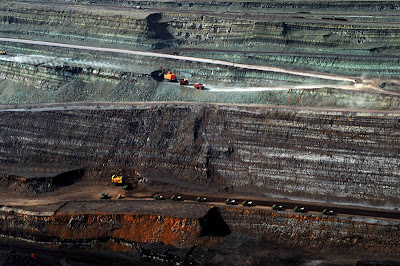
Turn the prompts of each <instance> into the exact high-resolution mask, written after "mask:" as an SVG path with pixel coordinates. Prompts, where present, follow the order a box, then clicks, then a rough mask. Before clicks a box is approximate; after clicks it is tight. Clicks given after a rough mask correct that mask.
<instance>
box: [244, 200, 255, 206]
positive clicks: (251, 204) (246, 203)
mask: <svg viewBox="0 0 400 266" xmlns="http://www.w3.org/2000/svg"><path fill="white" fill-rule="evenodd" d="M242 205H243V206H247V207H251V206H254V205H253V202H252V201H248V200H245V201H243V202H242Z"/></svg>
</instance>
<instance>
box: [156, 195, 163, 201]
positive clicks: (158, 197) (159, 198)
mask: <svg viewBox="0 0 400 266" xmlns="http://www.w3.org/2000/svg"><path fill="white" fill-rule="evenodd" d="M153 199H155V200H163V199H164V197H163V196H161V195H154V197H153Z"/></svg>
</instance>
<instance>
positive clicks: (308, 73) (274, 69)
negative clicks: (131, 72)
mask: <svg viewBox="0 0 400 266" xmlns="http://www.w3.org/2000/svg"><path fill="white" fill-rule="evenodd" d="M0 41H2V42H12V43H24V44H32V45H41V46H51V47H61V48H71V49H80V50H90V51H101V52H111V53H120V54H130V55H139V56H149V57H158V58H169V59H174V60H183V61H190V62H199V63H206V64H213V65H221V66H228V67H235V68H242V69H250V70H260V71H267V72H277V73H285V74H291V75H297V76H303V77H311V78H320V79H325V80H336V81H345V82H351V83H354V77H350V76H340V75H333V74H327V73H317V72H311V71H299V70H287V69H283V68H278V67H269V66H259V65H247V64H237V63H232V62H229V61H222V60H215V59H208V58H197V57H189V56H179V55H170V54H161V53H155V52H144V51H132V50H123V49H114V48H104V47H93V46H83V45H74V44H66V43H54V42H42V41H33V40H24V39H13V38H0Z"/></svg>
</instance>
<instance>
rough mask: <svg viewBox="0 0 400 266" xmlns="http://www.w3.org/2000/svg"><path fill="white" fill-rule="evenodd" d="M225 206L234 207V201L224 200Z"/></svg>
mask: <svg viewBox="0 0 400 266" xmlns="http://www.w3.org/2000/svg"><path fill="white" fill-rule="evenodd" d="M225 204H226V205H236V200H234V199H233V200H231V199H227V200H225Z"/></svg>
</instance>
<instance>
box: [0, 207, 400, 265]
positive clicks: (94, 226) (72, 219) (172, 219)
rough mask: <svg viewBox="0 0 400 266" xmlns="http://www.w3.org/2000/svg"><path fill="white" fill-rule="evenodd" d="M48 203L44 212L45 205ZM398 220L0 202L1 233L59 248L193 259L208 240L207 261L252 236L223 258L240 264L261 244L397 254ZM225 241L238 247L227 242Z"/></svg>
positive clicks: (235, 209)
mask: <svg viewBox="0 0 400 266" xmlns="http://www.w3.org/2000/svg"><path fill="white" fill-rule="evenodd" d="M177 204H178V205H177ZM177 207H180V208H177ZM54 208H56V209H55V210H53V211H51V209H54ZM40 209H42V210H40ZM46 209H47V212H45V211H43V210H46ZM104 209H107V211H104ZM398 226H399V224H398V222H392V221H382V220H375V219H367V218H351V217H322V216H320V215H315V214H314V215H313V214H293V213H287V212H280V213H277V212H274V211H271V210H259V209H258V210H255V209H243V208H241V207H227V206H226V207H218V208H217V207H211V206H208V205H199V204H198V203H168V202H154V201H124V202H104V201H101V202H69V203H67V204H62V205H60V206H35V207H26V206H25V207H12V208H9V207H2V208H0V234H1V235H2V236H7V237H9V238H19V239H25V240H29V241H32V242H36V243H41V244H46V245H48V246H52V247H54V248H56V247H64V248H65V247H68V245H70V244H71V243H73V244H74V245H75V246H76V247H82V248H83V249H88V250H93V249H97V250H99V249H112V250H113V251H115V252H127V253H129V254H138V253H139V255H141V256H142V257H147V258H148V257H149V255H151V254H153V256H154V257H157V256H155V255H157V253H158V255H161V258H163V257H164V259H166V260H167V259H171V258H172V259H175V260H176V261H185V260H186V261H188V260H189V261H193V262H194V261H201V260H204V256H205V254H201V256H200V254H197V255H196V253H198V252H199V251H201V249H202V248H210V249H208V250H207V252H203V253H207V255H206V258H205V259H206V260H207V259H208V261H205V262H204V263H210V262H213V261H214V260H215V259H216V258H217V257H218V253H222V254H224V252H223V249H222V250H221V248H220V247H221V246H223V245H229V243H230V244H232V243H240V242H241V241H243V238H244V239H246V238H249V237H250V238H252V239H253V241H254V243H258V244H257V245H256V247H254V248H253V250H252V251H253V253H252V254H251V255H249V254H247V253H241V256H242V257H243V258H242V259H238V258H235V256H234V255H233V254H230V255H227V256H226V259H227V261H226V262H225V263H226V264H230V260H232V259H234V260H233V261H232V263H235V264H239V265H248V263H246V261H247V262H248V260H246V259H249V258H251V257H252V256H255V257H256V256H257V255H258V256H260V254H257V253H258V252H260V250H262V246H263V245H268V246H271V245H274V246H285V247H287V248H290V249H295V248H297V249H301V250H302V251H304V250H307V251H311V252H313V251H316V250H317V251H318V252H319V253H324V252H329V251H331V250H334V251H335V252H337V253H341V252H344V253H349V252H350V253H359V254H370V253H371V252H373V253H374V254H376V255H381V256H382V255H397V254H398V252H399V245H398V238H399V234H400V231H399V228H398ZM144 243H163V244H161V245H172V246H174V247H177V248H180V251H179V252H175V254H174V256H170V257H169V258H168V257H165V255H164V256H162V254H160V251H162V249H160V246H157V245H152V246H151V247H150V249H149V248H148V247H147V248H146V244H144ZM159 245H160V244H159ZM199 248H200V249H199ZM146 249H147V250H146ZM165 249H169V250H170V251H172V249H171V248H164V250H165ZM229 249H230V250H236V248H235V247H232V245H230V246H229ZM225 255H226V254H225ZM214 256H215V257H214ZM264 256H265V255H264ZM158 257H159V258H160V256H158ZM213 257H214V258H213ZM266 257H267V258H268V257H269V258H270V259H271V258H273V257H274V256H271V255H269V256H266ZM253 259H254V258H253ZM164 262H165V261H164ZM204 263H199V264H200V265H204ZM195 265H197V264H195Z"/></svg>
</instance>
